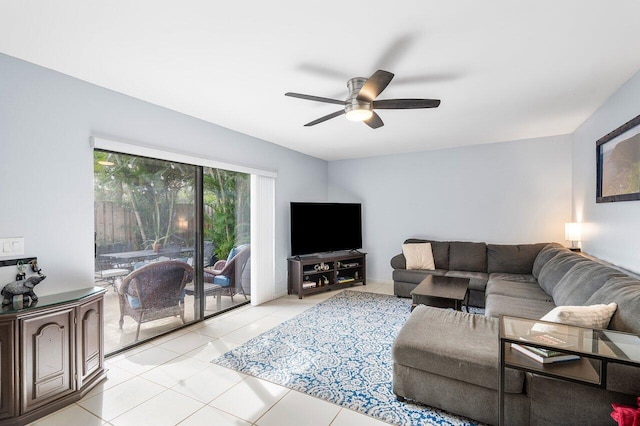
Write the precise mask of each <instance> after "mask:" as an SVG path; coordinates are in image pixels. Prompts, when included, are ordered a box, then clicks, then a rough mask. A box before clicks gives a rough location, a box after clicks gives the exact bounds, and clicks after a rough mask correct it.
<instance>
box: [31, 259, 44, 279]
mask: <svg viewBox="0 0 640 426" xmlns="http://www.w3.org/2000/svg"><path fill="white" fill-rule="evenodd" d="M29 265H31V270H32V271H33V272H35V273H36V274H38V275H42V269H40V267H39V266H38V259H33V260H32V261H31V262H29Z"/></svg>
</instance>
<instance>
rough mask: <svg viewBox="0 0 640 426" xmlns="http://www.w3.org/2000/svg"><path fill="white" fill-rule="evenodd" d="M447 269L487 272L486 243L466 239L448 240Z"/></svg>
mask: <svg viewBox="0 0 640 426" xmlns="http://www.w3.org/2000/svg"><path fill="white" fill-rule="evenodd" d="M449 270H451V271H470V272H487V245H486V244H485V243H470V242H466V241H465V242H463V241H451V242H449Z"/></svg>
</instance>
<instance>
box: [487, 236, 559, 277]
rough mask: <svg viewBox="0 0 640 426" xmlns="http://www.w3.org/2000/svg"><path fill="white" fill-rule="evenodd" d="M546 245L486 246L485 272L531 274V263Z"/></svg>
mask: <svg viewBox="0 0 640 426" xmlns="http://www.w3.org/2000/svg"><path fill="white" fill-rule="evenodd" d="M546 245H547V243H538V244H513V245H498V244H487V272H488V273H490V274H491V273H494V272H506V273H509V274H528V275H530V274H531V271H532V270H533V262H534V261H535V260H536V257H537V256H538V253H540V250H542V248H543V247H545V246H546Z"/></svg>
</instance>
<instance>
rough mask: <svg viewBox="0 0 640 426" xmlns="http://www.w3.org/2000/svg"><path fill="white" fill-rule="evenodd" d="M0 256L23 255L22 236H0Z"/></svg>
mask: <svg viewBox="0 0 640 426" xmlns="http://www.w3.org/2000/svg"><path fill="white" fill-rule="evenodd" d="M0 250H2V251H0V256H22V255H24V238H23V237H12V238H0Z"/></svg>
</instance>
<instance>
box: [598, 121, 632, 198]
mask: <svg viewBox="0 0 640 426" xmlns="http://www.w3.org/2000/svg"><path fill="white" fill-rule="evenodd" d="M639 124H640V115H638V116H637V117H635V118H634V119H632V120H630V121H628V122H627V123H625V124H623V125H622V126H620V127H618V128H617V129H615V130H614V131H613V132H611V133H609V134H607V135H606V136H603V137H602V138H600V139H599V140H598V141H597V142H596V159H597V160H596V161H597V168H598V169H597V179H598V180H597V183H596V202H597V203H611V202H615V201H633V200H640V126H639Z"/></svg>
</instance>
